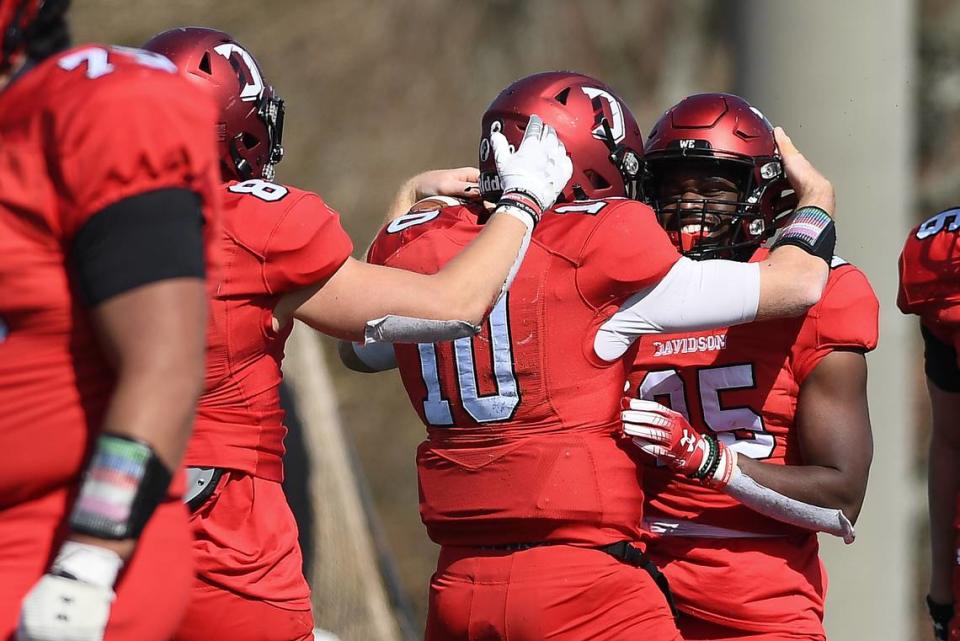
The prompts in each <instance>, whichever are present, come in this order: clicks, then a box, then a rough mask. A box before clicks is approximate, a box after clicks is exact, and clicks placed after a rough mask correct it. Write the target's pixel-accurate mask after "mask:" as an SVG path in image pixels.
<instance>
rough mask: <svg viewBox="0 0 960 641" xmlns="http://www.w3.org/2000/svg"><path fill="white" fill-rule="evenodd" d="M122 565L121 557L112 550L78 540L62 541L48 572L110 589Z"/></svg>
mask: <svg viewBox="0 0 960 641" xmlns="http://www.w3.org/2000/svg"><path fill="white" fill-rule="evenodd" d="M122 567H123V559H121V558H120V555H119V554H117V553H116V552H114V551H113V550H108V549H107V548H104V547H100V546H98V545H91V544H88V543H80V542H78V541H64V542H63V545H62V546H60V550H59V551H58V552H57V557H56V558H55V559H54V560H53V563H52V564H51V565H50V574H53V575H55V576H62V577H65V578H68V579H73V580H75V581H82V582H84V583H90V584H91V585H98V586H100V587H102V588H108V589H110V588H112V587H113V584H114V583H116V581H117V574H119V573H120V569H121V568H122Z"/></svg>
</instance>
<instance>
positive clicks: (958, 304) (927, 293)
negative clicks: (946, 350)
mask: <svg viewBox="0 0 960 641" xmlns="http://www.w3.org/2000/svg"><path fill="white" fill-rule="evenodd" d="M958 231H960V208H954V209H947V210H946V211H942V212H940V213H938V214H936V215H935V216H932V217H930V218H929V219H927V220H926V221H925V222H924V223H923V224H921V225H919V226H918V227H917V228H915V229H913V230H912V231H911V232H910V235H909V236H907V241H906V243H905V244H904V246H903V252H901V254H900V289H899V291H898V292H897V306H898V307H899V308H900V311H902V312H903V313H904V314H916V315H917V316H919V317H920V319H921V321H922V322H923V324H924V325H925V326H926V327H927V328H928V329H929V331H930V332H932V333H933V334H934V335H936V336H937V337H938V338H939V339H940V340H942V341H944V342H947V343H954V344H956V345H960V233H958Z"/></svg>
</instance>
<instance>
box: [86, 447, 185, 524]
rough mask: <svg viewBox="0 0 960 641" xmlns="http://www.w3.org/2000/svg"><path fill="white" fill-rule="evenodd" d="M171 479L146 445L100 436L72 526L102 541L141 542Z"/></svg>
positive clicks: (88, 465)
mask: <svg viewBox="0 0 960 641" xmlns="http://www.w3.org/2000/svg"><path fill="white" fill-rule="evenodd" d="M171 477H172V475H171V473H170V470H168V469H167V467H166V466H165V465H164V464H163V462H162V461H160V459H159V458H157V455H156V454H155V453H154V451H153V448H151V447H150V445H148V444H147V443H143V442H141V441H137V440H134V439H132V438H129V437H126V436H120V435H118V434H101V435H100V436H99V437H98V438H97V445H96V447H95V448H94V451H93V456H92V457H91V458H90V462H89V463H88V464H87V470H86V473H85V474H84V478H83V484H82V485H81V487H80V494H79V496H78V497H77V500H76V502H75V503H74V505H73V511H72V512H71V513H70V527H71V528H72V529H73V531H75V532H79V533H82V534H88V535H90V536H95V537H98V538H103V539H116V540H121V539H131V538H137V537H138V536H140V533H141V532H143V528H144V526H146V524H147V521H148V520H149V519H150V516H151V515H152V514H153V511H154V510H155V509H156V507H157V505H159V503H160V501H162V500H163V498H164V496H165V495H166V492H167V487H168V486H169V485H170V479H171Z"/></svg>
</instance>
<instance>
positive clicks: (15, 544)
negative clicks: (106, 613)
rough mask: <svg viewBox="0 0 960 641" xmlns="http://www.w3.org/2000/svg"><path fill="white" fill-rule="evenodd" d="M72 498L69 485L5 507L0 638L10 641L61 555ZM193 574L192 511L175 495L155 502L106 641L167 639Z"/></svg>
mask: <svg viewBox="0 0 960 641" xmlns="http://www.w3.org/2000/svg"><path fill="white" fill-rule="evenodd" d="M67 498H68V497H67V490H66V489H63V490H58V491H55V492H53V493H51V494H47V495H45V496H43V497H41V498H39V499H36V500H33V501H29V502H27V503H21V504H19V505H15V506H13V507H10V508H5V509H3V510H0V577H2V579H0V639H9V640H11V641H12V639H13V635H14V633H15V631H16V628H17V621H18V620H19V618H20V602H21V601H22V600H23V597H24V596H26V594H27V592H29V591H30V588H32V587H33V585H34V583H36V582H37V581H38V580H39V579H40V577H41V576H42V575H43V573H44V571H45V570H46V568H47V566H48V564H49V563H50V561H51V560H52V559H51V557H52V556H53V554H55V551H56V547H57V546H58V545H59V543H60V537H61V536H62V534H63V531H62V527H61V526H62V522H63V520H64V518H65V515H66V509H67ZM58 529H60V531H59V532H58V531H57V530H58ZM192 580H193V565H192V562H191V555H190V531H189V528H188V526H187V513H186V509H185V508H184V507H183V505H182V504H181V503H180V501H179V500H174V499H171V500H169V501H167V502H165V503H163V504H161V505H160V506H159V507H158V508H157V511H156V512H155V513H154V515H153V518H151V519H150V522H149V523H148V524H147V527H146V529H145V530H144V531H143V534H142V535H141V536H140V540H139V542H138V543H137V549H136V552H135V553H134V555H133V558H132V559H131V560H130V562H129V563H128V564H127V565H126V567H125V568H124V570H123V572H122V573H121V574H120V577H119V578H118V580H117V585H116V592H117V599H116V601H114V602H113V606H112V607H111V609H110V622H109V623H108V625H107V630H106V636H105V637H104V641H167V639H169V638H170V637H171V636H173V633H174V631H176V629H177V625H178V624H179V622H180V618H181V616H183V612H184V610H185V608H186V606H187V599H189V597H190V593H189V592H190V591H189V586H190V582H191V581H192Z"/></svg>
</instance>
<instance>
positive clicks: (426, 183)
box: [411, 167, 480, 200]
mask: <svg viewBox="0 0 960 641" xmlns="http://www.w3.org/2000/svg"><path fill="white" fill-rule="evenodd" d="M411 181H412V182H413V187H414V193H415V195H416V197H417V200H420V199H421V198H428V197H430V196H451V197H453V198H467V199H470V200H479V199H480V170H479V169H477V168H476V167H457V168H456V169H434V170H431V171H425V172H423V173H422V174H417V175H416V176H414V177H413V178H412V179H411Z"/></svg>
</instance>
